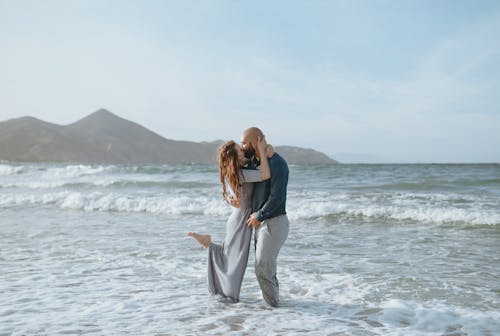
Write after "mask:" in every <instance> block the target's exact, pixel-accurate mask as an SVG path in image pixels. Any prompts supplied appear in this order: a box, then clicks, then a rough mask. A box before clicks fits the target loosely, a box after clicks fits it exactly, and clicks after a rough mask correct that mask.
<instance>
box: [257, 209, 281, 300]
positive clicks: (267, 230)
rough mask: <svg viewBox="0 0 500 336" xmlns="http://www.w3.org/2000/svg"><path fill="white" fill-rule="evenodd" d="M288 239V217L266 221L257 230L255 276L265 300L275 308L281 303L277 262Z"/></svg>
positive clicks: (278, 217)
mask: <svg viewBox="0 0 500 336" xmlns="http://www.w3.org/2000/svg"><path fill="white" fill-rule="evenodd" d="M287 237H288V217H287V216H286V215H282V216H277V217H273V218H270V219H266V220H265V221H263V222H262V224H261V225H260V226H259V227H258V228H256V229H255V274H256V276H257V280H258V281H259V286H260V289H261V291H262V296H263V297H264V300H266V302H267V303H268V304H269V305H271V306H273V307H277V306H278V303H279V283H278V278H277V277H276V267H277V263H276V262H277V259H278V253H279V252H280V249H281V246H283V243H285V240H286V238H287Z"/></svg>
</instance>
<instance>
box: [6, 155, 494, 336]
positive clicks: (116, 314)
mask: <svg viewBox="0 0 500 336" xmlns="http://www.w3.org/2000/svg"><path fill="white" fill-rule="evenodd" d="M499 209H500V166H499V165H336V166H330V167H326V166H323V167H321V166H318V167H300V166H293V167H291V180H290V186H289V202H288V213H289V217H290V221H291V227H290V235H289V237H288V240H287V242H286V243H285V246H284V247H283V250H282V251H281V253H280V259H279V269H278V272H279V273H278V277H279V279H280V284H281V294H282V299H281V300H282V306H281V307H280V308H279V309H270V308H268V307H267V306H266V305H265V303H264V302H263V300H262V298H261V295H260V291H259V288H258V285H257V281H256V279H255V275H254V271H253V261H254V254H253V250H252V251H251V254H250V261H249V268H248V270H247V273H246V275H245V279H244V282H243V288H242V294H241V302H240V303H237V304H224V303H220V302H218V301H217V300H215V299H213V298H211V297H210V296H209V294H208V292H207V286H206V253H207V252H206V250H203V249H202V248H200V247H198V246H197V245H196V244H195V242H194V241H192V240H191V239H190V238H189V237H186V236H185V234H186V232H187V231H200V232H210V233H211V234H212V236H213V238H214V239H215V240H218V241H220V240H221V239H223V237H224V222H225V219H226V218H227V215H228V214H229V211H230V209H229V208H228V206H227V205H225V204H224V203H223V202H221V201H220V190H219V187H218V185H217V172H216V170H215V168H214V167H209V166H145V167H137V166H80V165H76V166H75V165H72V166H65V165H29V164H2V165H0V269H1V270H2V272H1V273H0V335H4V334H5V335H10V334H13V335H26V334H27V335H31V334H37V335H54V334H90V335H91V334H95V335H101V334H116V335H122V334H130V335H137V334H141V335H180V334H214V335H215V334H224V335H226V334H256V333H262V332H263V331H265V333H266V334H269V335H282V334H311V335H318V334H320V335H450V336H451V335H496V334H499V332H500V322H499V321H500V282H499V281H498V279H499V278H500V271H499V267H498V265H500V214H499Z"/></svg>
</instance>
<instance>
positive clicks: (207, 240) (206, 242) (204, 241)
mask: <svg viewBox="0 0 500 336" xmlns="http://www.w3.org/2000/svg"><path fill="white" fill-rule="evenodd" d="M187 235H188V236H190V237H193V238H194V239H196V241H197V242H198V243H200V245H201V246H203V247H204V248H207V247H209V246H210V244H211V243H212V237H210V235H201V234H199V233H196V232H188V234H187Z"/></svg>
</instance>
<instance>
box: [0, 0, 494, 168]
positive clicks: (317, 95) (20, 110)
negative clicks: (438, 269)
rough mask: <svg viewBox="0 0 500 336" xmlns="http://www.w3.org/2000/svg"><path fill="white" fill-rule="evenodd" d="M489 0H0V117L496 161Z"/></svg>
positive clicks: (358, 156)
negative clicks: (95, 117) (247, 132)
mask: <svg viewBox="0 0 500 336" xmlns="http://www.w3.org/2000/svg"><path fill="white" fill-rule="evenodd" d="M499 36H500V1H423V0H422V1H404V0H399V1H376V0H374V1H368V0H367V1H144V0H143V1H139V0H137V1H105V0H104V1H103V0H98V1H89V0H87V1H64V0H61V1H24V0H11V1H7V0H0V45H1V53H0V120H5V119H10V118H15V117H20V116H24V115H31V116H35V117H37V118H40V119H43V120H46V121H50V122H54V123H59V124H67V123H71V122H73V121H76V120H77V119H79V118H81V117H83V116H85V115H87V114H89V113H91V112H93V111H95V110H97V109H98V108H100V107H104V108H107V109H108V110H110V111H112V112H114V113H116V114H118V115H120V116H122V117H124V118H127V119H130V120H133V121H135V122H138V123H140V124H142V125H144V126H146V127H148V128H150V129H152V130H154V131H156V132H158V133H160V134H161V135H163V136H165V137H167V138H172V139H179V140H194V141H211V140H215V139H229V138H234V139H236V140H238V139H239V136H240V133H241V131H242V130H243V129H244V128H246V127H248V126H254V125H255V126H260V127H261V128H262V129H263V130H264V131H265V133H266V134H267V136H268V140H269V141H270V142H272V143H274V144H276V145H279V144H288V145H297V146H303V147H311V148H315V149H318V150H321V151H323V152H325V153H327V154H329V155H331V156H332V157H334V158H337V159H340V160H341V161H342V160H344V161H350V160H353V161H359V160H362V161H370V162H380V161H384V162H500V38H499Z"/></svg>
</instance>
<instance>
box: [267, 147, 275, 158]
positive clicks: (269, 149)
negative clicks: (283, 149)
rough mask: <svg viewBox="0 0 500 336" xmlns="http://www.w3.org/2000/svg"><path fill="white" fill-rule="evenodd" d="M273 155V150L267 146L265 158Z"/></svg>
mask: <svg viewBox="0 0 500 336" xmlns="http://www.w3.org/2000/svg"><path fill="white" fill-rule="evenodd" d="M273 155H274V148H273V146H271V145H267V147H266V156H267V157H268V158H270V157H271V156H273Z"/></svg>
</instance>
